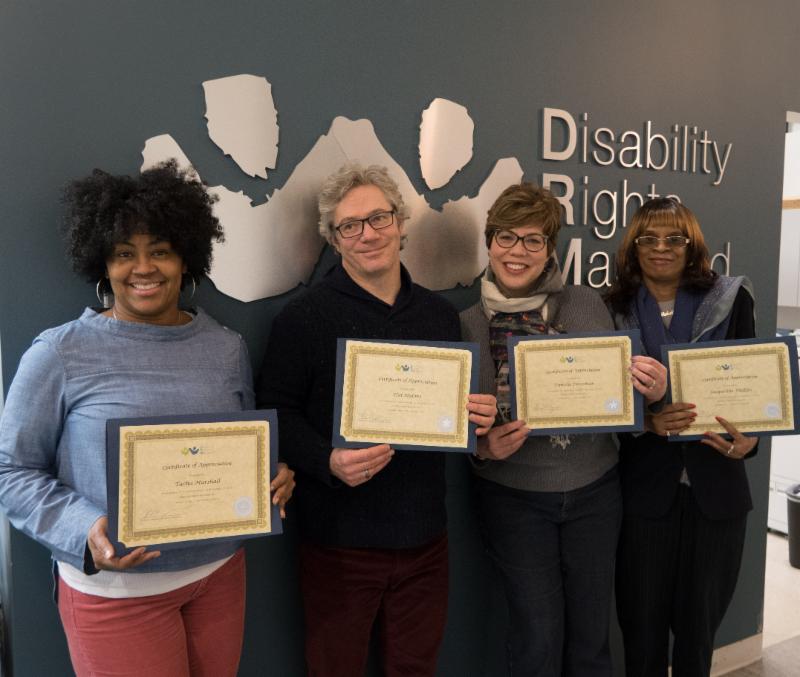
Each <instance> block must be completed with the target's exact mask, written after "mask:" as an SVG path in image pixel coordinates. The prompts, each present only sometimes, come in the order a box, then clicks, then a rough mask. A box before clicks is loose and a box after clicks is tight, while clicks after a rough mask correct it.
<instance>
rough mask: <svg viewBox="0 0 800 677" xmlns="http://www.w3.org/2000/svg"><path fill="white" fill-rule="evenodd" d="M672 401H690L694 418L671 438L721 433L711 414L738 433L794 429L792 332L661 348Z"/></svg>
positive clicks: (777, 432) (783, 432) (784, 432)
mask: <svg viewBox="0 0 800 677" xmlns="http://www.w3.org/2000/svg"><path fill="white" fill-rule="evenodd" d="M662 352H663V354H664V363H665V364H667V366H668V368H669V378H670V395H671V400H672V401H673V402H691V403H692V404H695V405H696V406H697V408H696V409H695V411H696V413H697V418H696V419H695V421H694V423H693V424H692V425H691V426H690V427H689V428H688V429H687V430H685V431H684V432H682V433H678V434H677V435H671V436H670V438H669V439H670V440H671V441H673V440H677V441H683V440H687V439H699V438H702V437H703V433H704V432H706V431H711V432H717V433H722V434H725V429H724V428H723V427H722V426H721V425H720V424H719V423H717V421H716V419H715V418H714V417H715V416H721V417H722V418H724V419H726V420H728V421H730V422H731V423H732V424H733V425H735V426H736V428H737V429H738V430H739V432H742V433H768V434H770V435H792V434H796V433H797V432H798V421H799V420H800V415H799V412H798V402H797V397H796V394H797V392H798V389H797V388H798V379H797V344H796V343H795V339H794V337H793V336H792V337H788V338H784V337H777V338H772V339H739V340H735V341H709V342H708V343H682V344H676V345H671V346H664V347H663V348H662Z"/></svg>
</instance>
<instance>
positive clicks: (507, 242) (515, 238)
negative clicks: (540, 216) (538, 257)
mask: <svg viewBox="0 0 800 677" xmlns="http://www.w3.org/2000/svg"><path fill="white" fill-rule="evenodd" d="M520 240H521V241H522V246H523V247H525V249H527V250H528V251H529V252H540V251H542V249H544V248H545V246H546V245H547V235H539V234H538V233H533V234H531V235H525V236H524V237H523V236H521V235H517V234H516V233H512V232H511V231H510V230H496V231H494V241H495V242H497V244H498V245H499V246H500V247H502V248H503V249H511V247H513V246H514V245H515V244H517V242H519V241H520Z"/></svg>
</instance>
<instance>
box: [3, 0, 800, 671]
mask: <svg viewBox="0 0 800 677" xmlns="http://www.w3.org/2000/svg"><path fill="white" fill-rule="evenodd" d="M462 4H463V6H462ZM798 29H800V6H797V5H796V4H795V3H794V2H793V1H792V0H785V1H775V2H767V3H761V4H759V5H757V6H756V5H755V4H751V3H729V2H724V1H723V0H717V1H714V2H703V3H695V2H691V1H689V0H678V1H676V2H669V3H666V2H665V3H640V2H634V1H630V2H628V1H624V0H613V1H612V0H609V1H607V2H603V3H594V4H592V5H589V3H583V2H562V3H555V2H546V1H529V2H502V1H498V2H492V3H488V2H484V3H457V2H432V3H423V2H409V1H400V2H392V3H389V2H377V3H376V2H374V1H368V0H362V1H357V0H340V1H339V2H336V3H327V2H299V1H295V2H291V3H286V2H265V1H263V0H259V1H257V2H256V1H254V0H251V1H249V2H236V3H221V2H212V1H211V0H202V1H198V2H193V3H186V2H177V1H174V0H161V1H160V2H143V1H141V0H140V1H139V2H135V3H134V2H127V3H121V2H116V3H109V2H104V1H101V0H81V2H60V3H53V2H45V1H43V0H29V1H26V2H22V1H21V0H7V1H6V2H3V3H2V4H0V85H1V86H2V90H1V93H0V97H2V98H0V101H2V103H0V159H1V160H2V161H1V162H0V198H1V199H2V205H3V207H4V213H3V221H2V226H1V227H0V330H2V334H3V355H2V368H3V374H4V375H5V383H6V386H8V384H9V383H10V381H11V378H12V377H13V374H14V372H15V370H16V365H17V363H18V361H19V358H20V355H21V354H22V352H23V351H24V350H25V349H26V348H27V346H28V345H29V344H30V342H31V340H32V339H33V338H34V337H35V336H36V334H38V333H39V332H40V331H41V330H42V329H44V328H46V327H49V326H52V325H56V324H59V323H61V322H64V321H67V320H70V319H72V318H74V317H76V316H77V315H78V314H79V313H80V312H81V309H82V308H83V306H84V305H87V304H90V303H92V301H93V300H94V290H93V289H92V288H90V287H89V286H88V285H86V284H85V283H83V282H81V281H79V280H77V279H76V278H75V277H74V276H72V275H71V274H70V272H69V271H68V269H67V267H66V265H65V264H64V262H63V259H62V254H61V245H60V242H59V239H58V237H57V236H56V234H55V232H56V226H57V223H58V220H59V201H58V200H59V198H58V196H59V189H60V187H61V186H62V185H63V183H64V182H65V181H67V180H68V179H70V178H73V177H77V176H81V175H84V174H86V173H87V172H89V171H90V170H91V169H92V168H93V167H101V168H103V169H105V170H107V171H111V172H125V173H132V172H135V171H137V169H138V166H139V164H140V155H139V153H140V150H141V148H142V144H143V142H144V140H145V139H146V138H148V137H150V136H154V135H156V134H159V133H164V132H169V133H171V134H172V135H173V136H174V137H175V138H176V140H177V141H178V142H179V143H180V144H181V145H182V146H183V148H184V150H185V151H186V152H187V154H188V155H189V157H190V158H191V159H192V160H193V162H194V163H195V164H196V166H197V167H198V169H199V170H200V172H201V174H202V175H203V177H204V179H205V180H207V181H208V182H209V184H211V185H215V184H219V183H224V184H225V185H227V186H228V187H230V188H234V189H236V188H241V189H244V190H245V191H246V192H248V193H249V194H250V195H251V196H252V197H254V198H256V199H257V200H262V199H263V198H262V197H261V196H263V194H264V193H266V192H272V190H274V189H275V188H277V187H280V186H281V185H282V184H283V182H284V181H285V180H286V178H287V176H288V175H289V173H290V172H291V170H292V168H293V167H294V166H295V165H296V163H297V162H298V161H299V160H300V159H302V158H303V157H304V156H305V154H306V153H307V152H308V150H309V149H310V147H311V146H312V144H313V143H314V141H315V140H316V139H317V137H318V136H319V135H320V134H322V133H324V132H326V131H327V129H328V126H329V125H330V122H331V120H332V119H333V118H334V117H335V116H336V115H344V116H347V117H351V118H360V117H365V118H368V119H370V120H371V121H372V122H373V124H374V125H375V129H376V132H377V134H378V136H379V138H380V139H381V141H382V143H383V144H384V145H385V147H386V148H387V150H388V151H389V153H390V154H391V155H392V156H393V157H394V158H395V159H396V160H397V161H398V162H400V164H401V165H402V166H403V167H404V168H405V169H406V171H407V172H408V173H409V175H410V176H411V178H412V181H413V182H414V184H415V185H416V186H417V188H418V189H419V190H420V191H422V190H423V187H424V184H423V182H422V180H421V177H420V174H419V169H418V159H417V147H416V144H417V140H418V124H419V118H420V113H421V111H422V109H423V108H424V107H426V106H427V105H428V103H429V102H430V100H431V99H432V98H434V97H436V96H443V97H447V98H450V99H452V100H455V101H458V102H460V103H462V104H464V105H466V106H467V107H468V109H469V111H470V114H471V115H472V117H473V119H474V121H475V124H476V136H475V156H474V158H473V160H472V162H471V163H470V164H469V165H468V166H467V167H466V168H465V169H464V171H462V172H461V173H460V174H458V175H457V176H456V177H455V179H454V180H453V182H452V183H451V184H450V185H448V186H447V187H445V188H443V189H441V190H439V191H436V192H434V193H433V194H432V195H430V196H429V200H430V201H431V203H432V204H434V205H437V206H438V205H440V204H441V203H442V202H444V201H445V200H447V199H452V198H457V197H459V196H461V195H462V194H464V193H474V192H475V190H476V189H477V187H478V185H479V184H480V182H481V181H482V180H483V179H484V178H485V176H486V175H487V173H488V171H489V170H490V168H491V166H492V165H493V164H494V162H495V160H496V159H498V158H501V157H506V156H511V155H513V156H516V157H517V158H519V160H520V162H521V164H522V166H523V168H524V170H525V172H526V176H527V177H528V178H532V179H538V178H539V177H540V176H541V173H542V172H543V171H556V172H561V173H566V174H570V175H571V176H573V178H575V179H576V180H578V179H579V177H580V176H583V175H584V174H587V175H589V176H590V179H591V187H592V189H593V190H596V189H599V188H615V187H616V186H618V184H619V181H620V180H621V179H622V178H628V179H629V180H630V182H631V185H632V187H634V188H637V189H643V188H644V187H645V186H646V185H647V184H649V183H650V182H651V181H655V183H656V185H657V188H658V189H663V190H667V191H669V192H677V193H679V194H680V195H681V197H682V198H683V200H684V201H685V202H686V203H687V204H688V205H689V206H691V207H692V208H693V209H694V210H695V211H696V213H697V214H698V216H699V218H700V221H701V223H702V224H703V227H704V230H705V232H706V234H707V235H708V239H709V244H710V245H711V248H712V249H713V250H718V249H720V248H721V246H722V244H723V242H725V241H730V242H732V243H733V245H732V246H733V249H734V259H733V267H732V272H734V273H736V274H746V275H749V276H750V277H751V278H752V279H753V280H754V282H755V286H756V290H757V295H758V312H759V320H758V329H759V333H760V334H761V335H763V336H767V335H770V334H771V333H772V331H773V329H774V326H775V304H776V284H777V283H776V280H777V260H778V246H779V224H780V200H781V172H782V166H783V133H784V116H785V111H786V110H800V79H798V76H797V66H796V39H797V36H798V35H799V34H800V30H798ZM237 73H254V74H258V75H264V76H265V77H267V79H268V80H269V81H270V82H271V83H272V87H273V95H274V97H275V101H276V106H277V108H278V113H279V123H280V125H281V139H280V151H279V158H278V163H279V167H278V169H277V170H276V171H274V172H272V173H271V174H270V178H269V180H268V181H267V182H263V181H259V180H250V179H247V178H246V177H244V176H243V175H242V173H241V172H240V171H239V170H238V169H237V168H236V167H235V166H234V164H233V162H232V161H231V160H230V159H226V158H224V157H223V156H222V154H221V153H220V152H219V151H218V149H217V148H216V146H214V145H213V144H212V142H211V141H210V140H209V138H208V136H207V133H206V129H205V121H204V118H203V112H204V104H203V95H202V89H201V86H200V83H201V82H202V81H203V80H207V79H211V78H216V77H222V76H226V75H232V74H237ZM545 106H551V107H558V108H565V109H567V110H569V111H570V112H572V113H573V114H575V115H576V116H577V115H578V114H579V113H581V112H589V113H590V122H591V123H592V125H593V126H595V125H604V126H608V127H611V128H612V129H615V130H619V131H622V130H627V129H641V126H642V124H643V123H644V121H645V120H653V121H654V124H655V125H656V126H657V127H661V128H662V129H664V128H667V127H668V125H670V124H676V123H680V124H684V123H685V124H698V125H700V126H701V128H708V129H709V130H711V132H712V134H713V136H714V138H716V139H718V140H720V141H722V142H733V144H734V148H733V154H732V157H731V160H730V162H729V167H728V170H727V175H726V178H725V180H724V181H723V183H722V185H721V186H720V187H718V188H712V187H710V186H709V182H708V180H707V179H704V178H701V177H698V176H696V175H690V176H687V175H683V174H680V173H671V172H657V173H653V172H646V171H642V170H637V171H634V172H630V171H629V172H623V170H621V169H619V168H616V169H615V168H604V169H600V168H597V167H590V166H588V165H579V164H578V163H577V161H576V160H573V161H569V162H564V163H553V162H549V163H547V162H543V161H542V160H541V144H540V126H541V124H540V118H541V109H542V108H543V107H545ZM565 235H566V237H564V240H565V241H566V240H567V239H568V238H569V237H575V236H583V237H584V247H585V250H586V251H587V252H591V251H594V250H597V249H606V250H607V251H612V250H613V249H615V248H616V246H617V244H618V243H619V237H620V235H619V234H618V235H617V236H616V237H615V238H614V239H612V240H609V241H604V242H601V241H599V240H597V238H595V237H594V236H592V235H590V234H589V232H588V229H586V228H581V227H577V226H575V227H569V228H567V229H566V233H565ZM561 249H562V251H563V243H562V247H561ZM328 260H329V259H328ZM584 265H587V264H586V262H584ZM475 294H476V289H475V288H474V287H473V288H472V289H471V290H467V291H464V290H457V291H455V292H453V293H451V294H450V296H451V298H452V299H453V300H454V301H455V302H456V303H457V304H458V305H461V306H463V305H465V304H466V303H467V302H469V301H470V300H471V299H474V297H475ZM291 295H292V294H288V295H286V296H285V297H283V298H276V299H269V300H265V301H261V302H255V303H251V304H242V303H239V302H237V301H234V300H231V299H229V298H227V297H224V296H222V295H221V294H218V293H217V292H216V291H215V290H214V289H213V288H212V287H211V285H210V284H209V283H207V282H206V283H205V284H203V285H202V286H201V288H200V289H199V290H198V300H199V302H200V304H201V305H203V306H204V307H206V309H208V310H209V311H210V312H211V313H212V314H213V315H215V316H216V317H217V318H219V319H220V320H221V321H222V322H224V323H226V324H228V325H230V326H232V327H234V328H236V329H237V330H239V331H240V332H242V333H243V334H244V336H245V337H246V339H247V342H248V344H249V347H250V349H251V353H252V356H253V360H254V362H255V367H256V368H257V367H258V366H259V363H260V361H261V357H262V353H263V347H264V342H265V338H266V336H267V332H268V330H269V326H270V322H271V320H272V318H273V317H274V315H275V313H276V312H277V311H278V310H279V309H280V307H281V306H282V305H283V304H284V303H285V301H286V299H287V298H288V297H290V296H291ZM761 449H762V451H761V453H760V454H759V456H758V458H756V459H755V460H754V461H751V462H749V464H748V465H749V472H750V479H751V483H752V486H753V490H754V495H755V500H756V509H755V510H754V511H753V513H752V515H751V517H750V524H749V528H750V531H749V537H748V542H747V546H746V552H745V557H744V563H743V569H742V575H741V577H740V584H739V588H738V591H737V594H736V597H735V599H734V602H733V604H732V607H731V609H730V612H729V613H728V616H727V617H726V619H725V622H724V624H723V628H722V629H721V631H720V633H719V637H718V640H719V643H720V644H726V643H729V642H732V641H735V640H738V639H741V638H743V637H746V636H749V635H752V634H754V633H756V632H758V631H759V630H760V627H761V609H762V585H763V575H764V542H765V530H764V526H765V524H766V506H767V478H768V466H769V454H768V445H767V444H763V445H762V446H761ZM466 480H467V476H466V473H465V471H464V468H463V467H462V466H459V465H457V464H455V463H454V464H453V465H452V467H451V468H450V485H451V492H450V507H451V513H450V521H451V528H450V533H451V542H452V546H453V547H452V567H453V582H452V588H451V608H450V621H449V625H448V630H447V636H446V640H445V644H444V647H443V651H442V657H441V670H440V672H441V674H442V675H459V676H461V675H478V674H487V675H496V674H501V664H502V661H501V656H502V647H501V634H500V633H501V630H500V628H501V625H502V617H503V613H504V609H503V606H502V602H501V600H500V596H499V594H498V589H497V585H496V582H495V581H494V579H493V578H492V576H491V573H490V570H489V568H488V566H487V563H486V561H485V559H484V557H483V555H482V553H481V550H480V546H479V543H478V540H477V537H476V533H475V529H474V527H473V524H472V518H471V513H470V507H469V496H468V489H467V481H466ZM287 532H288V533H287V536H286V537H284V538H280V539H266V540H262V541H260V542H256V543H251V544H250V546H249V560H248V566H249V584H250V589H249V600H248V625H247V637H246V643H245V649H244V655H243V663H242V674H253V675H255V674H262V673H263V670H264V669H265V668H264V666H266V665H269V666H270V667H269V670H270V672H271V673H274V674H280V675H293V674H301V673H302V662H301V641H300V636H301V622H302V621H301V616H300V612H299V610H298V598H297V592H296V582H295V577H294V573H293V572H294V565H295V562H294V554H293V544H294V538H295V535H294V524H293V520H292V516H291V514H290V517H289V520H288V523H287ZM6 554H8V552H6ZM10 554H11V557H12V559H13V563H14V578H13V586H12V587H13V589H12V594H13V600H12V605H13V609H12V610H13V626H12V630H13V659H14V663H15V667H16V673H15V674H16V675H25V676H27V675H41V674H65V673H66V672H67V668H66V666H67V656H66V651H65V645H64V641H63V636H62V634H61V631H60V629H59V627H58V623H57V616H56V611H55V608H54V607H53V606H52V605H51V604H50V603H49V601H48V597H49V592H50V591H49V582H48V581H49V564H48V558H47V555H46V553H45V552H44V551H43V550H42V549H41V548H40V547H39V546H38V545H35V544H33V543H32V542H30V541H29V540H28V539H26V538H25V537H23V536H21V535H20V534H19V533H17V532H12V538H11V544H10ZM615 646H616V647H617V653H618V638H616V637H615Z"/></svg>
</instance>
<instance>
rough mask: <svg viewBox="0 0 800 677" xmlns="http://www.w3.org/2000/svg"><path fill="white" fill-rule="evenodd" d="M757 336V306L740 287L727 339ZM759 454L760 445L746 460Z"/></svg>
mask: <svg viewBox="0 0 800 677" xmlns="http://www.w3.org/2000/svg"><path fill="white" fill-rule="evenodd" d="M755 336H756V316H755V304H754V301H753V297H752V296H751V295H750V292H748V291H747V289H745V288H744V287H739V291H738V292H737V294H736V298H735V299H734V301H733V307H732V308H731V320H730V322H729V323H728V333H727V334H726V335H725V338H726V339H748V338H755ZM757 453H758V444H756V446H754V447H753V449H752V451H751V452H750V453H749V454H747V456H745V458H752V457H753V456H755V455H756V454H757Z"/></svg>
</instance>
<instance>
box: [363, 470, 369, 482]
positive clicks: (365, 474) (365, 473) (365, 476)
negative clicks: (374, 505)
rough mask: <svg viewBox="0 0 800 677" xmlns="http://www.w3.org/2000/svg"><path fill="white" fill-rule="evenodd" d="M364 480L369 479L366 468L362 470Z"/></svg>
mask: <svg viewBox="0 0 800 677" xmlns="http://www.w3.org/2000/svg"><path fill="white" fill-rule="evenodd" d="M364 479H365V480H368V479H369V468H367V469H366V470H364Z"/></svg>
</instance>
